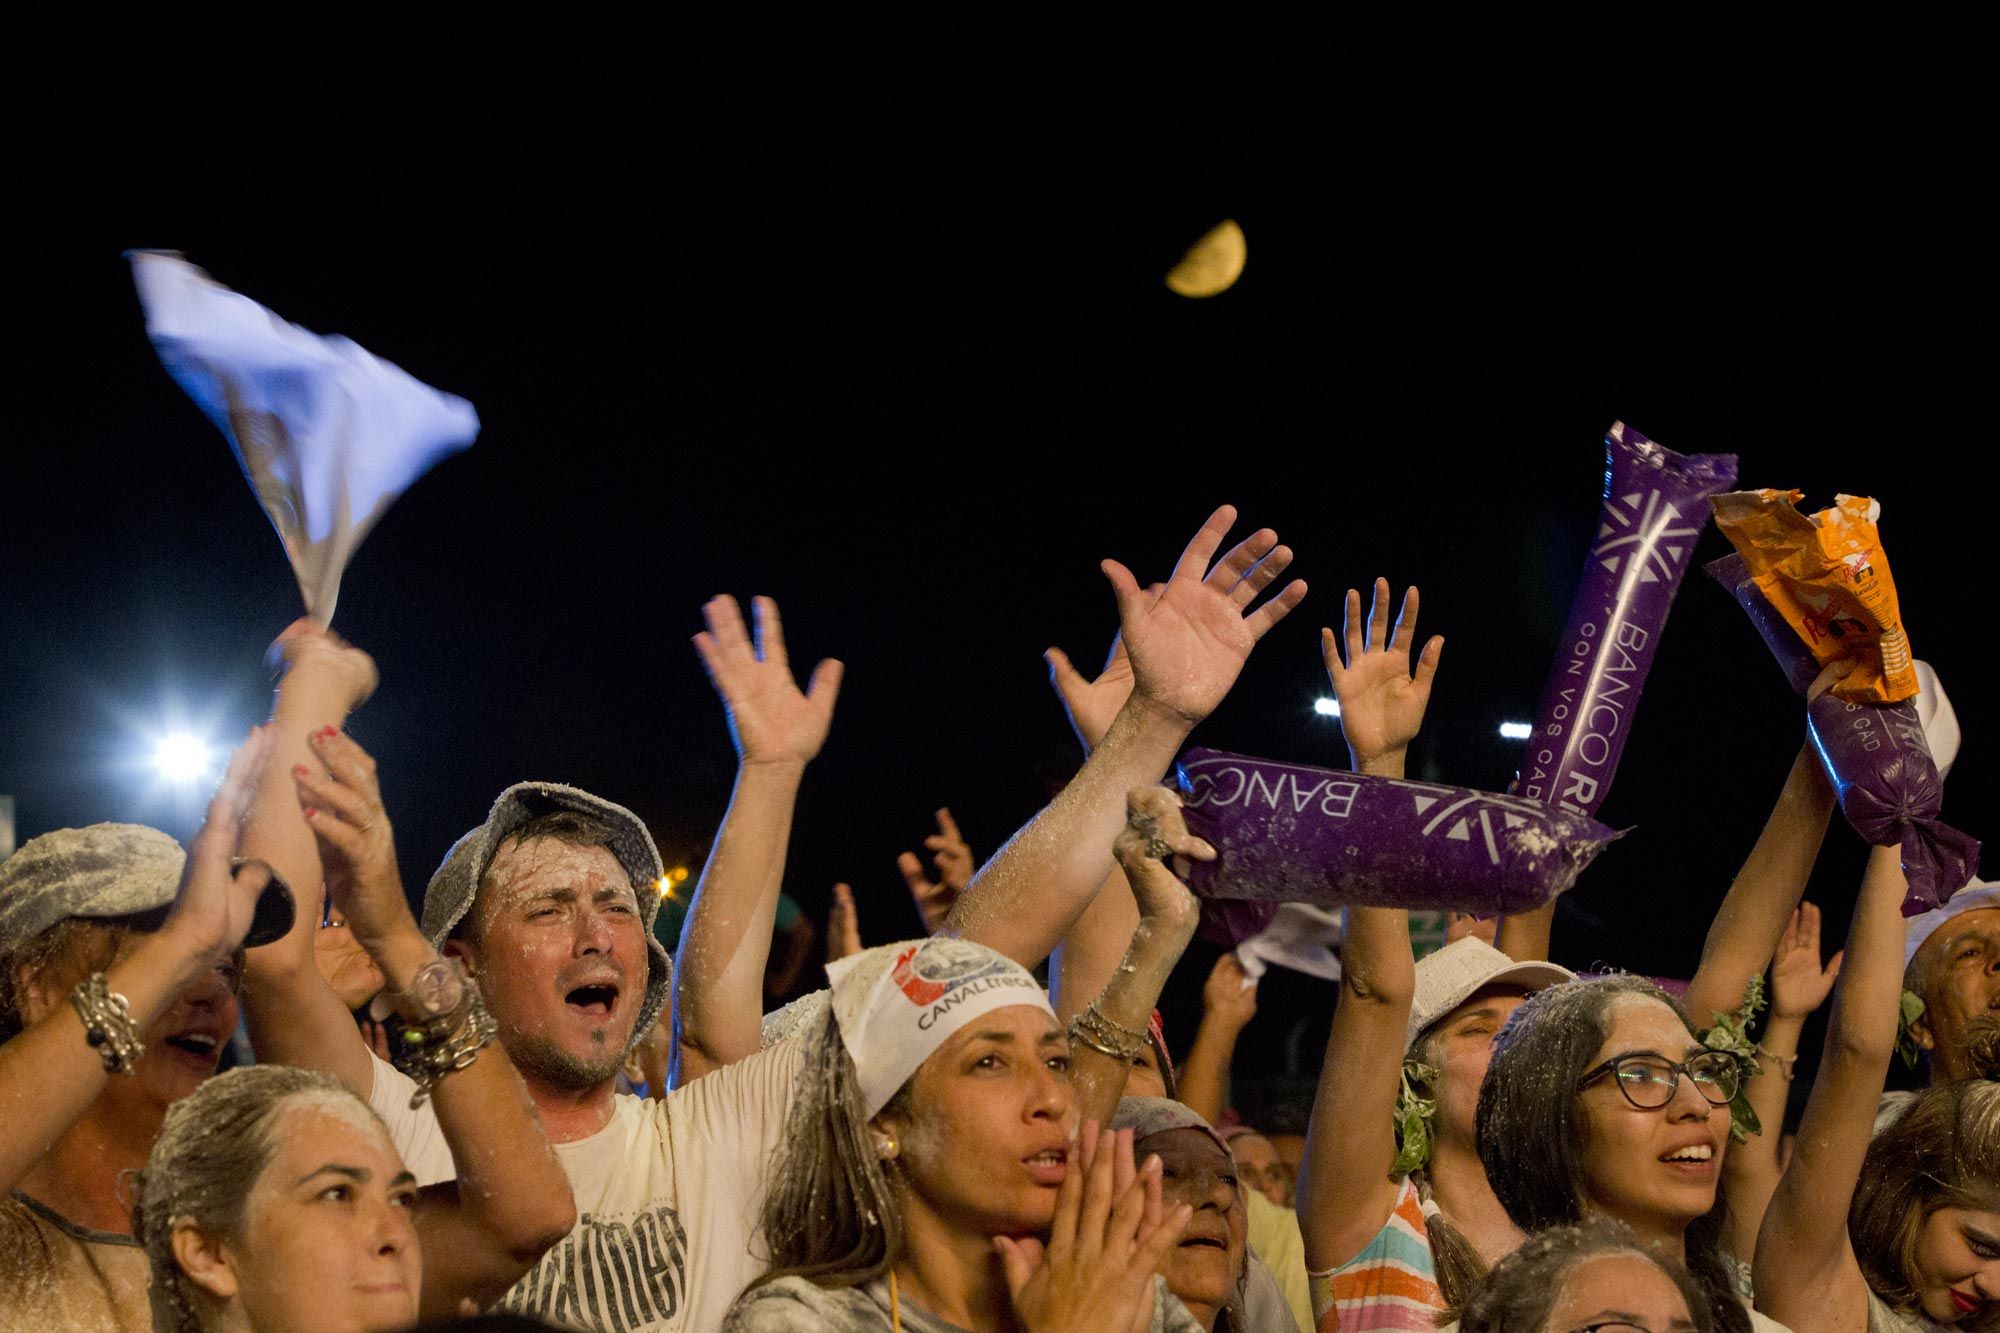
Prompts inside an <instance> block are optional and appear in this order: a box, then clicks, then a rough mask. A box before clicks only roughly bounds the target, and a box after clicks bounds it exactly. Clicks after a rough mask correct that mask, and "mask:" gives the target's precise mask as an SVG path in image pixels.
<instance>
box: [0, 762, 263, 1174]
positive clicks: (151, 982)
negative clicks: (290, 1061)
mask: <svg viewBox="0 0 2000 1333" xmlns="http://www.w3.org/2000/svg"><path fill="white" fill-rule="evenodd" d="M269 751H270V740H269V737H268V736H267V735H265V734H264V733H263V732H261V731H255V732H252V733H251V735H250V740H249V741H247V742H246V743H245V744H244V745H243V747H242V748H241V749H239V750H238V751H237V752H236V755H235V757H234V758H233V759H232V760H231V761H230V764H229V771H228V773H227V775H226V776H225V777H224V778H223V780H222V786H221V788H220V789H219V790H218V791H217V792H216V794H215V798H214V800H212V801H211V802H210V803H209V807H208V819H207V822H206V823H204V824H203V825H202V828H201V831H200V832H199V833H197V834H196V835H195V839H194V842H193V844H192V845H191V846H190V848H189V850H188V859H187V867H186V869H185V870H184V871H183V872H182V875H181V887H180V892H179V895H178V897H177V898H176V899H175V902H174V906H173V909H172V910H171V911H170V912H169V913H168V915H167V919H166V921H165V922H164V923H162V925H161V926H160V928H159V929H158V930H156V931H154V932H153V933H152V934H150V935H147V936H144V937H143V938H141V939H140V940H139V942H138V944H137V945H136V946H135V947H134V948H133V950H132V952H131V953H130V954H129V955H128V956H127V957H126V958H125V959H124V960H123V961H122V962H119V963H116V964H114V965H113V966H111V967H110V968H108V969H107V970H106V971H105V975H104V980H105V988H106V989H107V990H109V991H110V992H111V993H112V994H114V995H122V996H124V997H125V1001H126V1005H127V1008H128V1010H129V1012H130V1014H131V1018H132V1026H133V1029H134V1030H135V1031H137V1032H140V1033H143V1032H144V1031H145V1030H146V1028H147V1027H148V1026H149V1025H151V1024H152V1022H153V1021H154V1020H155V1019H157V1018H159V1017H160V1015H161V1014H163V1013H165V1012H166V1011H167V1009H168V1007H169V1006H171V1005H172V1004H173V1003H174V1001H175V1000H176V999H177V998H179V996H180V994H181V992H182V991H184V990H186V989H187V987H188V986H189V985H190V984H192V983H193V982H194V981H195V980H196V979H197V978H198V977H200V976H201V974H202V973H203V972H206V971H208V970H209V969H211V968H214V967H218V966H222V965H226V964H227V962H228V961H229V956H230V954H231V953H232V952H233V951H234V950H235V948H236V946H237V945H238V944H239V943H241V942H242V939H243V935H244V933H245V932H246V931H248V930H249V928H250V918H251V916H252V914H253V913H254V911H255V909H256V905H257V895H258V894H259V893H260V892H261V891H262V890H263V887H264V885H265V884H266V883H268V882H269V881H268V876H267V875H266V874H265V872H264V871H263V870H262V869H261V868H258V867H254V866H245V867H244V869H243V871H242V873H241V874H240V876H232V875H231V874H230V871H229V857H230V852H231V850H232V846H231V845H232V843H233V842H234V840H235V836H236V828H237V825H238V823H239V822H240V821H241V820H242V818H243V813H244V811H245V809H246V808H248V806H249V803H250V799H251V791H252V784H253V782H254V781H255V779H256V777H257V776H258V770H259V769H260V768H261V767H262V765H263V763H264V760H265V757H266V756H267V755H268V754H269ZM28 992H29V993H28V995H27V997H26V999H27V1003H26V1004H25V1005H24V1010H25V1012H24V1013H23V1014H22V1017H23V1019H24V1020H25V1021H26V1022H25V1026H24V1028H23V1030H22V1031H21V1032H20V1033H19V1034H17V1035H16V1036H14V1037H13V1038H12V1039H11V1040H9V1041H8V1042H7V1043H6V1044H5V1045H0V1124H4V1125H5V1126H6V1127H7V1132H6V1133H4V1134H0V1190H11V1189H13V1188H14V1187H15V1186H16V1185H18V1184H20V1182H21V1179H22V1177H24V1176H26V1175H27V1174H28V1172H29V1171H30V1170H31V1169H32V1168H33V1167H34V1165H35V1163H36V1162H38V1161H40V1160H41V1158H42V1157H43V1156H44V1155H45V1154H46V1153H47V1152H48V1151H49V1149H50V1148H51V1147H53V1146H54V1145H55V1142H56V1140H58V1139H60V1138H61V1137H62V1136H63V1135H64V1134H66V1133H68V1132H69V1130H70V1127H71V1126H72V1125H74V1124H75V1123H76V1122H77V1120H78V1119H79V1118H80V1117H81V1116H82V1115H83V1113H84V1112H85V1111H87V1110H88V1109H89V1108H90V1104H91V1103H92V1102H94V1101H96V1100H97V1096H98V1094H99V1093H101V1092H103V1091H104V1086H105V1084H106V1083H107V1082H109V1081H110V1080H111V1079H112V1078H113V1077H115V1076H114V1075H112V1074H108V1073H106V1072H105V1069H104V1058H103V1056H102V1055H101V1054H100V1053H99V1051H98V1048H97V1047H95V1046H92V1045H90V1043H89V1042H88V1041H87V1040H86V1039H85V1037H84V1027H83V1020H82V1019H81V1018H80V1017H78V1015H77V1012H76V1008H75V1006H73V1005H72V1004H71V1003H70V1000H69V997H70V992H68V991H63V992H61V993H44V992H43V991H41V990H40V989H39V988H38V987H37V986H35V984H34V982H33V980H32V979H31V980H30V983H29V987H28Z"/></svg>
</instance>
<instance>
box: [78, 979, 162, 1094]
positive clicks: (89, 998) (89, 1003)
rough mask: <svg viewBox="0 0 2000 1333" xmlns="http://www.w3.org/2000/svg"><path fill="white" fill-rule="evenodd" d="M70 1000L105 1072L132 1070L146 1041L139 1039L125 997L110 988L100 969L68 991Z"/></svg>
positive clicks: (115, 1072)
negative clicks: (101, 1059)
mask: <svg viewBox="0 0 2000 1333" xmlns="http://www.w3.org/2000/svg"><path fill="white" fill-rule="evenodd" d="M69 1002H70V1004H71V1006H72V1007H74V1008H75V1010H76V1016H77V1017H78V1018H80V1019H82V1020H83V1039H84V1040H85V1041H87V1042H89V1043H90V1044H91V1045H92V1046H94V1047H96V1048H97V1052H98V1054H99V1055H101V1056H102V1057H103V1058H104V1072H105V1073H107V1074H130V1073H132V1072H133V1071H134V1069H135V1068H136V1066H137V1065H138V1063H139V1057H140V1056H142V1055H144V1054H145V1053H146V1045H145V1043H144V1042H142V1041H140V1040H139V1029H138V1028H137V1027H136V1026H134V1025H133V1022H132V1006H131V1005H130V1004H128V1003H127V1002H126V1000H125V997H124V996H123V995H120V994H118V992H116V991H114V990H112V989H111V985H110V983H109V982H107V981H106V980H105V979H104V974H103V973H102V972H93V973H91V974H90V975H89V976H87V977H85V978H84V979H83V980H82V981H81V982H79V983H78V985H77V988H76V989H75V990H73V991H71V992H70V993H69Z"/></svg>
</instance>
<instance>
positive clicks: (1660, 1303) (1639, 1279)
mask: <svg viewBox="0 0 2000 1333" xmlns="http://www.w3.org/2000/svg"><path fill="white" fill-rule="evenodd" d="M1604 1324H1620V1325H1627V1326H1629V1327H1627V1328H1623V1329H1620V1330H1619V1331H1618V1333H1630V1330H1631V1329H1644V1330H1646V1333H1689V1331H1690V1330H1692V1329H1693V1328H1694V1327H1695V1322H1694V1315H1693V1313H1692V1312H1691V1311H1690V1310H1689V1309H1688V1306H1687V1299H1686V1298H1685V1297H1683V1296H1682V1295H1681V1289H1680V1288H1679V1287H1677V1286H1675V1285H1674V1280H1673V1279H1672V1278H1670V1277H1668V1276H1667V1275H1666V1274H1665V1273H1663V1272H1661V1271H1660V1269H1659V1266H1658V1265H1656V1264H1653V1263H1651V1262H1649V1261H1648V1260H1646V1259H1645V1258H1643V1257H1642V1256H1640V1255H1636V1254H1600V1255H1597V1256H1595V1257H1593V1258H1589V1259H1585V1260H1584V1261H1583V1262H1582V1263H1580V1264H1578V1265H1577V1266H1576V1267H1574V1268H1572V1269H1570V1270H1569V1272H1567V1273H1565V1274H1564V1275H1563V1280H1562V1290H1561V1291H1560V1292H1559V1293H1558V1294H1557V1295H1556V1303H1555V1305H1554V1306H1552V1307H1551V1308H1550V1310H1549V1324H1548V1327H1547V1328H1546V1329H1545V1330H1543V1333H1578V1331H1579V1330H1582V1329H1587V1328H1596V1327H1599V1326H1601V1325H1604Z"/></svg>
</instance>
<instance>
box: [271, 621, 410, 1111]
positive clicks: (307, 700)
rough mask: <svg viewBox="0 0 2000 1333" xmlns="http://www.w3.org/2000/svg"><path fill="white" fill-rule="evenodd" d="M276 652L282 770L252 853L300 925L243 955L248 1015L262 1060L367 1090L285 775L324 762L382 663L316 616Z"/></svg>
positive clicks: (316, 880)
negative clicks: (325, 946) (319, 735)
mask: <svg viewBox="0 0 2000 1333" xmlns="http://www.w3.org/2000/svg"><path fill="white" fill-rule="evenodd" d="M271 653H272V655H273V656H274V657H276V658H277V659H278V660H279V662H280V663H281V664H282V666H283V669H284V675H283V676H282V677H281V678H280V680H279V682H278V693H277V699H276V702H275V703H274V704H273V706H272V709H271V721H270V724H269V728H268V729H269V731H270V732H271V746H272V752H271V759H270V771H271V772H272V773H274V774H276V775H278V777H277V779H276V780H274V781H270V782H266V783H263V784H262V785H261V787H260V788H259V790H258V792H257V795H256V796H255V797H254V798H253V800H252V802H251V806H250V816H249V819H248V820H246V821H245V823H244V825H243V854H244V855H245V856H253V857H257V858H259V859H261V860H264V861H267V862H269V863H270V864H271V865H272V866H273V867H275V868H276V869H277V871H278V873H279V874H280V875H282V876H284V878H285V882H286V883H288V884H290V885H291V886H292V895H293V897H294V899H295V900H296V902H297V906H298V911H297V915H296V917H295V919H294V920H293V922H292V929H291V933H289V934H288V935H286V936H285V937H284V938H283V939H280V940H277V941H275V942H274V943H271V944H267V945H265V946H263V947H262V948H258V949H252V950H250V951H249V953H247V954H246V955H245V956H244V962H243V1016H244V1019H245V1021H246V1022H247V1023H248V1025H249V1029H250V1044H251V1046H252V1047H253V1048H254V1049H255V1050H256V1052H257V1058H258V1059H259V1060H262V1061H264V1062H266V1063H267V1064H284V1065H295V1066H298V1067H300V1068H303V1069H319V1070H323V1071H325V1072H327V1073H330V1074H332V1075H334V1076H335V1077H337V1078H339V1079H340V1080H341V1081H342V1082H343V1083H345V1084H347V1085H348V1086H349V1087H350V1088H353V1089H354V1091H355V1092H356V1093H357V1094H358V1095H360V1096H362V1097H366V1096H367V1095H368V1090H369V1087H370V1085H371V1084H372V1083H373V1082H374V1078H375V1075H374V1069H373V1066H372V1065H371V1064H370V1063H369V1060H368V1046H367V1044H366V1043H365V1042H364V1041H363V1040H362V1038H361V1035H360V1033H359V1032H358V1031H357V1030H356V1028H355V1026H354V1018H353V1015H352V1014H351V1013H350V1012H349V1011H348V1009H347V1007H346V1006H345V1005H344V1004H342V1003H341V1002H340V1000H339V999H338V998H336V997H335V995H334V993H333V992H332V991H331V990H329V989H328V987H327V984H326V982H325V980H324V979H323V978H322V977H321V975H320V971H319V966H318V962H317V961H316V959H315V957H314V946H315V943H316V937H317V935H318V932H319V927H320V920H321V906H322V903H323V901H324V895H325V887H324V883H323V880H322V876H321V872H320V861H319V847H318V845H317V843H316V842H315V841H314V838H313V834H312V830H311V829H310V828H309V827H308V826H307V824H306V821H305V818H304V816H303V814H302V813H301V811H300V809H299V802H298V795H297V792H296V791H295V790H294V788H293V786H292V783H291V781H290V780H289V779H288V778H286V777H285V776H284V775H285V774H287V773H295V772H296V771H297V770H298V769H300V768H305V769H307V770H309V771H313V772H319V771H323V770H321V767H320V760H319V756H318V755H317V754H315V753H314V752H313V747H312V743H311V739H310V738H311V737H312V735H313V734H314V733H315V732H320V731H325V730H328V729H332V730H336V731H337V730H339V729H340V728H341V727H342V726H343V725H344V724H345V722H346V720H347V715H348V714H349V713H350V712H351V711H352V710H353V709H355V708H358V707H360V706H361V704H362V702H363V701H365V700H366V699H367V698H368V696H369V695H370V694H372V693H373V692H374V689H375V685H376V680H377V677H376V672H375V663H374V662H373V661H371V660H370V659H369V657H368V654H366V653H364V652H362V651H361V650H360V649H358V648H355V647H353V646H352V645H350V644H348V643H346V642H345V641H343V640H342V639H341V638H340V637H339V636H338V635H336V634H334V633H332V632H331V631H330V630H327V629H325V628H323V627H321V626H320V625H318V624H317V623H316V622H314V621H311V620H300V621H297V622H295V623H294V624H292V625H291V626H290V627H289V628H288V629H286V630H285V632H284V633H283V634H281V635H279V636H278V641H277V642H276V643H274V644H272V645H271Z"/></svg>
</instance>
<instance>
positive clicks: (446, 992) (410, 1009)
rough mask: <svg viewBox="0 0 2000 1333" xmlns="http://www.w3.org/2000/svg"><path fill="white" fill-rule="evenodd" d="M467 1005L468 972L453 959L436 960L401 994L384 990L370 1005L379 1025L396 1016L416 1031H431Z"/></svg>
mask: <svg viewBox="0 0 2000 1333" xmlns="http://www.w3.org/2000/svg"><path fill="white" fill-rule="evenodd" d="M464 1004H465V972H464V970H463V969H462V968H460V967H459V965H458V963H457V962H456V961H455V960H453V959H450V958H433V959H431V960H430V961H429V962H428V963H425V964H424V965H423V966H422V967H420V968H418V969H417V970H416V973H415V974H414V975H413V976H411V978H410V984H409V985H407V986H405V987H403V989H402V990H400V991H391V990H388V989H386V988H385V989H384V990H383V991H382V992H381V993H380V994H379V995H377V996H376V997H375V1000H374V1003H373V1004H371V1005H369V1014H370V1016H371V1017H373V1018H374V1019H375V1020H376V1021H377V1022H380V1021H381V1020H383V1019H385V1018H387V1017H389V1015H390V1014H391V1013H392V1012H393V1013H394V1014H396V1015H397V1016H398V1017H400V1018H402V1019H403V1020H404V1021H405V1022H407V1023H409V1024H411V1025H412V1026H415V1027H428V1026H429V1025H430V1024H433V1023H436V1022H438V1021H439V1020H440V1019H445V1018H450V1017H452V1016H453V1015H455V1014H457V1013H458V1011H459V1010H460V1009H461V1008H462V1007H463V1006H464Z"/></svg>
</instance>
